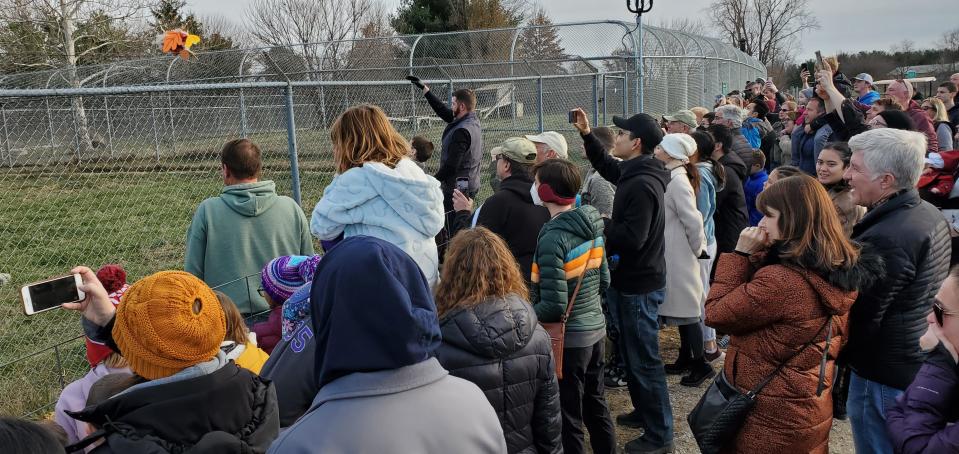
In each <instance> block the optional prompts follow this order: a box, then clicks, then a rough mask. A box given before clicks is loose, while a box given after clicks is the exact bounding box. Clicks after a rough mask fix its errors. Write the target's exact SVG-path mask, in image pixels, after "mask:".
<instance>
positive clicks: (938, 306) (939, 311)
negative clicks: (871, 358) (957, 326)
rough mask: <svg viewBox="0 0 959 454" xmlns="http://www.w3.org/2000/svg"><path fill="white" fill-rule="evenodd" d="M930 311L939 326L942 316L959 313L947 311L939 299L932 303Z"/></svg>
mask: <svg viewBox="0 0 959 454" xmlns="http://www.w3.org/2000/svg"><path fill="white" fill-rule="evenodd" d="M932 313H933V314H935V315H936V323H938V324H939V326H942V321H943V317H945V316H946V315H952V316H955V315H959V313H956V312H952V311H947V310H945V309H943V308H942V303H940V302H939V301H936V302H935V303H932Z"/></svg>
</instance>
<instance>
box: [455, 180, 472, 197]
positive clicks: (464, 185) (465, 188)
mask: <svg viewBox="0 0 959 454" xmlns="http://www.w3.org/2000/svg"><path fill="white" fill-rule="evenodd" d="M456 189H458V190H459V191H460V192H462V193H463V194H466V193H467V192H469V189H470V179H469V178H457V179H456Z"/></svg>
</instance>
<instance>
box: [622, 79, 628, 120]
mask: <svg viewBox="0 0 959 454" xmlns="http://www.w3.org/2000/svg"><path fill="white" fill-rule="evenodd" d="M626 75H627V76H628V75H629V71H626ZM623 115H629V77H623Z"/></svg>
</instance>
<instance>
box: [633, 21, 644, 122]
mask: <svg viewBox="0 0 959 454" xmlns="http://www.w3.org/2000/svg"><path fill="white" fill-rule="evenodd" d="M636 31H637V32H639V49H637V52H636V64H637V71H639V75H638V77H637V78H636V95H635V96H636V108H638V109H639V110H637V111H636V113H640V112H644V111H645V108H646V106H645V105H644V102H645V99H644V97H643V89H644V88H645V87H646V78H645V75H644V73H645V71H643V15H642V14H637V15H636ZM634 44H635V41H634Z"/></svg>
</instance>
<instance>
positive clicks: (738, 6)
mask: <svg viewBox="0 0 959 454" xmlns="http://www.w3.org/2000/svg"><path fill="white" fill-rule="evenodd" d="M706 11H707V13H708V14H710V15H711V16H712V23H713V24H714V27H716V29H717V31H718V32H719V33H720V34H721V35H722V39H724V40H727V41H728V42H729V43H731V44H732V45H733V46H736V47H740V45H741V44H742V45H743V46H744V47H745V51H746V53H747V54H750V55H753V56H755V57H756V58H758V59H759V61H761V62H762V63H763V64H764V65H770V64H773V63H781V62H785V61H789V60H792V57H793V54H794V52H795V50H796V46H797V44H798V43H799V39H800V38H801V36H802V34H803V33H805V32H808V31H812V30H815V29H818V28H819V21H818V20H817V19H816V18H815V16H813V15H812V12H811V11H810V10H809V0H714V1H713V3H712V4H711V5H710V6H709V8H708V9H707V10H706Z"/></svg>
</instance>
